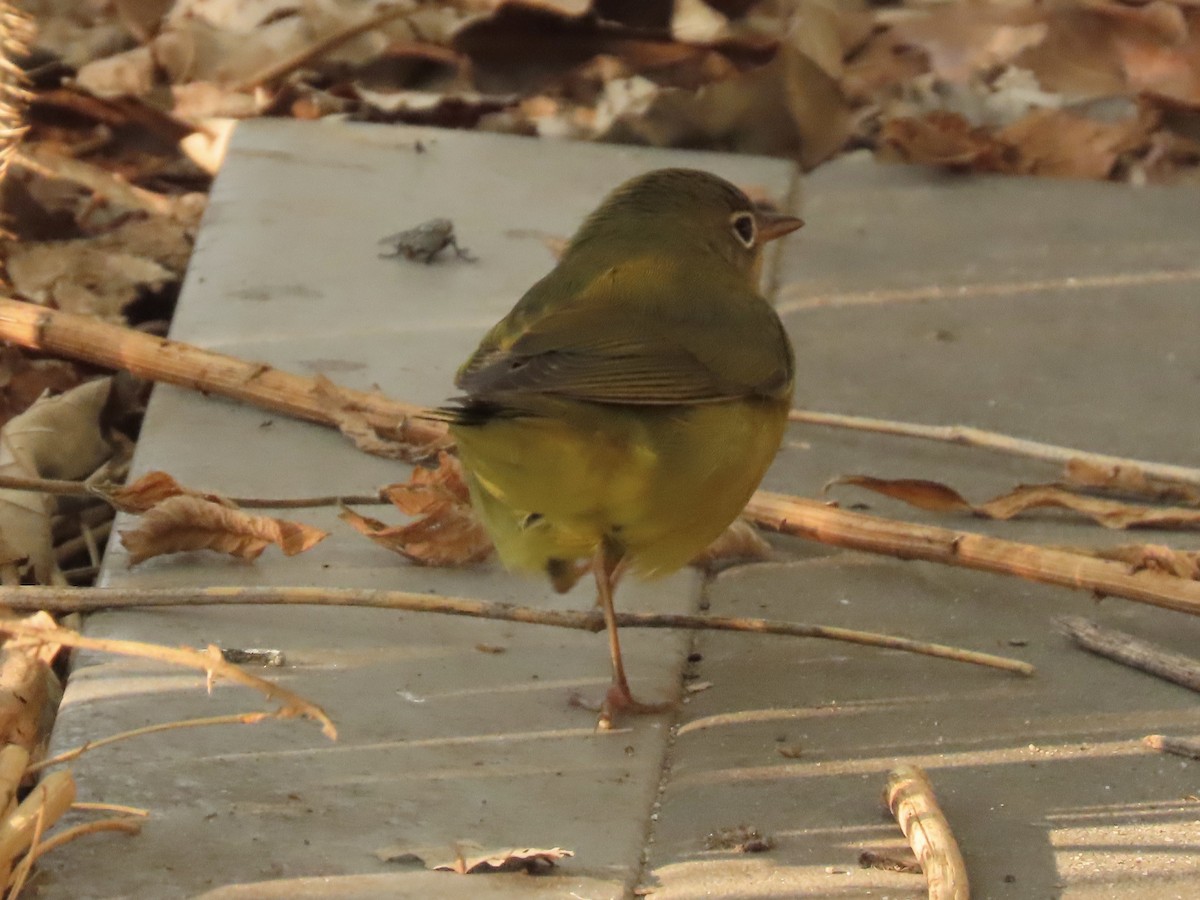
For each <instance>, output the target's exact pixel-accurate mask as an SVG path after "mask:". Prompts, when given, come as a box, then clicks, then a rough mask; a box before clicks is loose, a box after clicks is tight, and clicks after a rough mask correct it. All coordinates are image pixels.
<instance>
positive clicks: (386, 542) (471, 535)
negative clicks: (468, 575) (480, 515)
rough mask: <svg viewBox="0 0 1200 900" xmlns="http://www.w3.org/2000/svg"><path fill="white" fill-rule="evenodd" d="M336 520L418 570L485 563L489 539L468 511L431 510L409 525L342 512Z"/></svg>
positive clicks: (442, 506) (452, 508)
mask: <svg viewBox="0 0 1200 900" xmlns="http://www.w3.org/2000/svg"><path fill="white" fill-rule="evenodd" d="M339 518H340V519H341V520H342V521H343V522H347V523H348V524H350V525H351V526H352V527H353V528H354V529H355V530H356V531H358V533H359V534H363V535H366V536H367V537H368V538H370V539H371V540H372V541H374V542H375V543H377V544H379V546H381V547H385V548H386V549H388V550H391V551H392V552H394V553H399V554H400V555H401V556H403V557H405V558H406V559H409V560H411V561H412V562H414V563H417V564H419V565H422V566H465V565H470V564H471V563H475V562H480V561H482V560H485V559H487V558H488V557H489V556H490V555H491V553H492V550H493V547H492V541H491V538H489V537H488V534H487V531H486V530H485V529H484V527H483V525H482V523H480V521H479V520H478V519H477V518H475V514H474V513H473V512H471V511H470V509H464V508H463V507H461V506H459V505H456V504H453V503H449V502H446V503H443V504H440V505H438V506H435V507H432V508H431V509H430V511H429V512H428V513H426V514H425V516H424V517H422V518H421V519H418V520H417V521H416V522H413V523H411V524H409V525H388V524H387V523H386V522H382V521H380V520H379V519H372V518H369V517H368V516H363V515H360V514H359V513H356V512H355V511H354V510H352V509H344V510H342V512H341V514H340V515H339Z"/></svg>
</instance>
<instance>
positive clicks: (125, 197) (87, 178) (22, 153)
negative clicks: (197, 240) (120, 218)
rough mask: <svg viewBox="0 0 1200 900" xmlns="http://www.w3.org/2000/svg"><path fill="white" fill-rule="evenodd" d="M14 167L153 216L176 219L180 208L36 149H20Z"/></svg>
mask: <svg viewBox="0 0 1200 900" xmlns="http://www.w3.org/2000/svg"><path fill="white" fill-rule="evenodd" d="M13 165H15V166H17V167H19V168H22V169H26V170H27V171H30V172H33V173H34V174H36V175H40V176H41V177H42V178H46V179H49V180H58V179H61V180H63V181H68V182H70V183H71V184H77V185H79V186H80V187H82V188H86V189H87V190H89V191H91V192H92V193H93V194H95V195H96V196H98V197H102V198H104V199H106V200H110V201H112V202H113V203H116V204H117V205H119V206H125V207H128V208H129V209H136V210H140V211H142V212H145V213H149V214H150V215H152V216H165V217H167V218H174V217H175V214H176V211H177V208H178V207H177V204H176V201H175V199H174V198H172V197H168V196H166V195H164V194H156V193H154V191H148V190H146V189H145V188H140V187H137V186H136V185H132V184H130V183H129V182H127V181H125V180H124V179H123V178H121V177H119V176H117V175H114V174H113V173H112V172H109V171H108V170H107V169H103V168H101V167H100V166H94V165H92V164H90V163H87V162H84V161H83V160H80V159H74V158H72V157H70V156H62V155H60V154H57V153H48V152H44V151H41V150H39V149H38V148H36V147H33V148H30V149H28V150H18V151H17V153H16V155H15V156H14V157H13Z"/></svg>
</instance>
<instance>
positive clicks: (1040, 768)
mask: <svg viewBox="0 0 1200 900" xmlns="http://www.w3.org/2000/svg"><path fill="white" fill-rule="evenodd" d="M805 191H806V196H807V198H808V204H807V206H806V208H805V210H804V214H805V217H806V218H807V219H808V221H809V223H810V224H809V227H808V228H807V229H806V230H805V231H804V232H803V235H804V237H803V240H799V241H796V242H793V243H792V244H790V245H788V247H787V248H786V249H785V251H784V257H783V260H782V266H781V271H780V281H781V288H780V293H779V296H780V305H781V307H782V308H783V310H784V317H785V321H786V322H787V324H788V327H789V330H790V332H791V334H792V335H793V338H794V340H795V342H796V345H797V351H798V356H799V372H800V378H799V382H800V387H799V392H798V402H799V403H801V404H802V405H808V406H811V407H813V408H817V409H826V410H832V411H839V412H847V413H856V414H861V415H872V416H880V417H885V418H894V419H902V420H909V421H918V422H926V423H930V424H953V423H966V424H974V425H979V426H984V427H991V428H996V429H1000V430H1002V431H1005V432H1008V433H1012V434H1018V435H1021V436H1025V437H1030V438H1034V439H1040V440H1046V441H1056V442H1062V443H1066V444H1070V445H1075V446H1083V447H1086V448H1089V449H1093V450H1097V451H1101V452H1110V453H1121V454H1130V455H1134V456H1140V457H1143V458H1150V459H1162V460H1164V461H1173V462H1179V463H1183V464H1191V465H1196V464H1197V462H1198V461H1200V460H1198V458H1197V450H1196V441H1195V428H1194V423H1193V422H1192V421H1190V416H1189V415H1187V414H1181V411H1182V409H1183V408H1184V407H1186V406H1187V404H1188V402H1190V401H1189V400H1187V399H1186V398H1190V397H1194V396H1195V393H1196V388H1197V383H1198V382H1200V356H1198V355H1197V353H1196V350H1195V346H1196V339H1197V337H1200V327H1198V326H1197V325H1196V317H1195V292H1196V285H1195V278H1194V277H1192V276H1191V275H1188V274H1187V273H1188V271H1189V267H1191V266H1193V265H1194V260H1195V247H1196V246H1197V244H1198V242H1200V229H1198V226H1197V220H1196V218H1195V215H1194V210H1195V208H1196V206H1195V205H1196V202H1197V199H1200V198H1197V195H1196V194H1195V193H1194V192H1188V191H1174V190H1158V189H1155V190H1145V191H1138V190H1132V189H1129V188H1122V187H1117V186H1112V185H1096V184H1085V183H1067V182H1062V183H1060V182H1043V181H1030V180H1008V179H946V178H942V177H939V176H936V175H932V174H930V173H927V172H922V171H920V170H916V169H898V168H888V167H880V166H876V165H875V164H874V163H872V162H871V161H870V160H868V159H864V158H853V157H852V158H848V159H843V160H841V161H839V162H837V163H835V164H833V165H831V166H828V167H825V168H823V169H821V170H819V171H818V172H817V173H815V174H814V176H813V177H812V178H811V179H810V180H809V181H808V183H807V184H806V188H805ZM1163 272H1180V273H1184V274H1183V275H1182V276H1181V277H1178V278H1174V279H1172V278H1163V277H1161V273H1163ZM1115 276H1120V277H1119V278H1118V277H1115ZM1072 279H1074V282H1072ZM1035 280H1036V281H1037V282H1039V283H1038V284H1031V282H1032V281H1035ZM1081 281H1083V282H1087V283H1089V284H1090V285H1091V286H1089V287H1087V288H1086V289H1080V288H1078V287H1077V286H1076V285H1077V284H1078V283H1079V282H1081ZM960 287H961V288H962V290H961V291H960V290H958V288H960ZM847 472H857V473H865V474H871V475H877V476H881V477H916V478H937V479H941V480H944V481H948V482H949V483H951V484H953V485H955V486H957V487H959V488H960V489H962V490H963V491H964V492H966V493H967V494H969V495H970V496H972V497H975V498H977V499H982V498H984V497H987V496H989V495H990V493H991V492H994V491H1000V490H1006V489H1008V488H1010V487H1011V486H1012V485H1013V484H1014V483H1016V482H1019V481H1039V480H1048V479H1052V478H1053V477H1055V476H1056V475H1057V470H1056V468H1055V467H1053V466H1050V465H1048V464H1044V463H1038V462H1034V461H1027V460H1017V459H1011V458H1008V457H1002V456H995V455H991V454H988V453H986V452H984V451H980V450H971V449H966V448H961V447H955V446H948V445H939V444H932V443H926V442H921V441H913V440H906V439H901V438H887V437H882V436H878V435H866V434H861V433H854V432H839V431H833V430H828V429H818V428H798V427H794V428H793V430H792V432H791V434H790V435H789V437H788V440H787V443H786V444H785V447H784V449H783V451H782V452H781V454H780V456H779V459H778V460H777V462H776V465H775V466H774V467H773V468H772V470H771V472H770V473H769V474H768V478H767V483H768V485H769V486H770V487H772V488H774V489H777V490H788V491H793V492H797V493H801V494H809V495H812V494H815V493H816V492H818V491H819V490H820V488H821V485H822V484H824V482H825V481H826V480H828V479H829V478H831V477H832V476H834V475H836V474H839V473H847ZM836 496H838V497H839V498H840V499H842V500H843V501H845V502H855V501H863V502H866V503H868V504H869V505H870V506H871V507H872V508H874V509H875V510H877V511H879V512H880V513H883V514H895V515H900V516H903V517H908V518H916V519H924V520H928V521H937V522H940V523H941V524H947V522H946V519H945V517H940V518H939V517H935V516H932V515H923V514H921V513H918V512H914V511H913V510H910V509H907V508H904V507H901V506H899V505H898V504H893V503H890V502H889V501H886V500H882V499H881V498H878V497H875V496H873V495H866V494H862V493H857V494H856V493H854V492H852V491H850V490H849V489H841V490H840V491H839V492H838V493H837V494H836ZM951 524H956V525H958V526H959V527H965V528H970V529H975V530H981V529H982V530H989V531H992V532H993V533H997V534H1004V535H1007V536H1012V537H1015V538H1016V539H1018V540H1022V539H1024V540H1039V541H1044V542H1048V543H1054V544H1100V543H1126V542H1130V541H1133V540H1149V541H1157V542H1162V543H1175V544H1179V545H1181V546H1189V545H1190V546H1195V541H1194V540H1193V539H1189V538H1188V536H1186V535H1179V534H1175V535H1166V534H1160V533H1154V532H1149V533H1148V532H1138V533H1135V534H1132V535H1131V534H1128V533H1119V532H1105V531H1103V530H1102V529H1099V528H1096V527H1093V526H1081V525H1076V524H1071V523H1069V522H1067V521H1064V520H1063V518H1062V517H1060V516H1056V515H1054V514H1047V515H1046V516H1043V517H1039V518H1037V519H1035V520H1033V521H1029V522H1011V523H983V522H980V521H977V520H971V519H965V520H961V521H959V522H957V523H951ZM786 550H787V552H788V554H789V558H788V559H787V560H786V561H783V562H780V563H777V564H766V565H759V566H755V567H751V568H744V569H736V570H733V571H730V572H727V573H726V574H724V575H722V576H720V577H719V578H718V579H717V580H716V581H715V582H714V583H712V584H711V585H710V588H709V590H708V592H707V594H706V600H707V602H708V604H709V605H710V607H711V609H712V611H713V612H714V613H720V614H725V615H766V616H771V617H774V618H781V619H791V620H805V621H813V622H820V623H828V624H834V625H842V626H846V627H852V628H867V629H877V630H882V631H885V632H891V633H901V634H908V635H913V636H921V637H923V638H927V639H931V640H937V641H944V642H946V643H951V644H957V645H960V646H969V647H975V648H978V649H983V650H989V651H992V652H998V653H1002V654H1006V655H1011V656H1017V657H1020V658H1022V659H1026V660H1028V661H1030V662H1032V663H1034V664H1035V665H1037V666H1038V668H1039V674H1038V676H1037V677H1036V678H1033V679H1019V678H1013V677H1008V676H1005V675H1001V674H998V673H995V672H990V671H986V670H982V669H972V668H967V667H963V666H956V665H951V664H948V663H942V662H935V661H931V660H926V659H920V658H917V657H911V656H904V655H901V654H896V653H887V652H873V651H870V650H867V649H864V648H849V647H846V646H844V645H837V644H828V643H823V644H822V643H816V642H812V643H796V642H792V641H784V640H780V639H775V638H769V637H753V638H750V637H747V636H743V635H704V636H701V637H699V638H697V640H696V643H695V645H694V650H695V652H696V653H699V654H700V655H701V656H702V661H700V662H698V663H697V664H696V665H695V667H694V668H693V670H692V672H691V675H692V677H694V678H695V679H696V680H698V681H700V682H711V684H712V687H711V688H710V689H708V690H706V691H703V692H701V693H698V694H695V695H694V696H692V697H691V698H690V700H689V702H688V703H687V705H686V706H684V707H683V710H684V711H683V715H682V717H681V720H680V722H679V724H678V727H677V732H676V738H675V741H674V743H673V745H672V747H671V750H670V754H669V758H668V775H667V778H666V780H665V788H664V791H663V795H662V806H661V815H660V816H659V818H658V820H657V825H656V828H655V829H654V832H653V843H652V845H651V854H650V862H649V866H648V873H647V879H646V883H647V884H648V885H652V886H655V887H656V888H657V890H656V892H655V894H654V896H656V897H665V898H676V897H688V898H690V897H701V896H704V897H730V898H732V897H738V898H742V897H794V896H804V897H917V896H924V893H923V889H922V887H921V886H920V882H919V881H918V880H915V879H914V878H913V876H906V875H899V874H893V873H887V872H882V871H878V870H874V869H869V870H868V869H860V868H859V867H858V865H857V857H858V855H859V853H860V852H861V851H862V850H866V849H870V850H881V851H886V850H889V849H895V848H896V847H897V846H898V844H899V842H898V840H897V834H896V830H895V828H894V827H893V826H892V824H891V823H890V822H888V821H887V820H886V818H885V817H883V816H881V813H880V808H881V807H880V801H879V795H880V790H881V786H882V784H883V781H884V778H885V775H886V772H887V771H888V769H889V768H890V767H891V766H893V765H894V764H896V763H898V762H901V761H915V762H918V763H919V764H921V765H923V766H925V767H926V768H927V769H928V771H929V772H930V773H931V777H932V779H933V781H934V783H935V785H936V787H937V791H938V794H939V796H940V798H941V800H942V802H943V805H944V807H945V809H946V811H947V814H948V816H949V818H950V820H951V822H952V823H953V825H954V827H955V830H956V832H957V834H958V835H959V838H960V840H961V842H962V845H963V848H964V853H965V856H966V861H967V864H968V867H969V869H970V871H971V874H972V886H973V889H974V893H973V896H975V897H981V898H1049V897H1069V898H1108V897H1129V898H1133V897H1136V898H1184V897H1194V896H1197V895H1200V852H1198V851H1200V805H1198V804H1197V800H1196V794H1197V787H1198V786H1200V769H1198V768H1197V764H1196V763H1195V762H1190V761H1186V760H1180V759H1177V758H1172V757H1163V756H1160V755H1156V754H1154V753H1152V752H1150V751H1148V750H1146V749H1145V748H1144V747H1143V746H1142V745H1141V743H1140V740H1141V738H1142V737H1143V736H1144V735H1146V734H1150V733H1155V732H1168V733H1182V734H1194V733H1196V732H1197V730H1198V729H1200V709H1198V707H1197V705H1196V703H1195V695H1194V694H1192V693H1191V692H1189V691H1187V690H1185V689H1183V688H1179V687H1176V686H1174V685H1169V684H1165V683H1162V682H1159V681H1156V680H1154V679H1152V678H1150V677H1148V676H1145V675H1142V674H1140V673H1135V672H1131V671H1128V670H1125V669H1123V668H1121V667H1119V666H1117V665H1115V664H1113V663H1110V662H1108V661H1105V660H1102V659H1099V658H1096V657H1092V656H1089V655H1087V654H1085V653H1082V652H1080V651H1077V650H1074V649H1073V648H1071V647H1070V646H1069V645H1068V643H1067V641H1066V640H1065V639H1064V638H1061V637H1059V636H1058V635H1056V634H1055V633H1054V632H1053V631H1052V628H1051V623H1050V620H1051V618H1052V617H1053V616H1055V615H1062V614H1080V615H1088V616H1092V617H1094V618H1097V619H1099V620H1100V621H1102V622H1105V623H1108V624H1111V625H1115V626H1116V627H1120V628H1123V629H1126V630H1129V631H1133V632H1135V633H1138V634H1141V635H1143V636H1145V637H1147V638H1148V639H1151V640H1157V641H1159V642H1161V643H1163V644H1165V645H1166V646H1169V647H1172V648H1175V649H1176V650H1178V651H1180V652H1185V653H1190V654H1192V655H1194V654H1195V646H1196V636H1197V627H1196V623H1195V622H1194V621H1193V620H1190V619H1187V618H1185V617H1183V616H1181V615H1178V614H1174V613H1169V612H1165V611H1161V610H1155V609H1151V608H1147V607H1138V606H1135V605H1133V604H1129V603H1126V602H1125V601H1120V600H1107V601H1105V602H1103V603H1102V604H1099V605H1098V604H1097V603H1096V602H1095V601H1094V600H1093V599H1092V598H1091V597H1089V596H1086V595H1083V594H1080V593H1072V592H1069V591H1065V590H1060V589H1055V588H1049V587H1043V586H1038V585H1032V584H1027V583H1024V582H1020V581H1015V580H1012V579H1003V578H999V577H996V576H989V575H985V574H981V573H972V572H966V571H959V570H953V569H948V568H945V567H940V566H935V565H932V564H927V563H904V562H900V561H897V560H892V559H885V558H876V557H870V556H866V555H863V554H857V553H844V552H837V551H830V550H828V549H825V548H804V549H797V548H796V547H795V546H794V545H788V546H787V547H786ZM742 825H745V826H754V827H758V828H759V829H761V830H762V831H763V832H764V833H766V834H770V835H772V836H773V837H774V838H775V842H776V847H775V849H774V850H773V851H771V852H770V853H764V854H761V855H742V854H737V853H732V852H727V851H726V852H722V851H713V850H706V849H705V844H706V839H707V836H708V835H709V834H710V833H712V832H715V831H717V830H718V829H722V828H730V827H736V826H742Z"/></svg>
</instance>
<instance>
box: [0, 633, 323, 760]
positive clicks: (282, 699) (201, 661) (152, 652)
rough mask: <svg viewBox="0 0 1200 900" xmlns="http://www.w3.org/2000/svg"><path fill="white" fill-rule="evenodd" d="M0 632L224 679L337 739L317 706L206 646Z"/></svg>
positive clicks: (280, 715)
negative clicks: (188, 669) (148, 661)
mask: <svg viewBox="0 0 1200 900" xmlns="http://www.w3.org/2000/svg"><path fill="white" fill-rule="evenodd" d="M0 633H5V634H10V635H12V636H13V637H14V638H16V639H18V640H19V641H21V642H33V643H36V644H42V643H49V642H54V643H58V644H62V645H63V646H65V647H80V648H83V649H86V650H97V651H100V652H102V653H116V654H118V655H121V656H136V657H140V658H142V659H154V660H158V661H159V662H165V663H170V664H172V665H177V666H184V667H186V668H191V669H199V670H200V671H202V672H204V673H205V675H206V676H207V678H208V682H209V684H210V686H211V684H212V682H213V680H215V679H217V678H225V679H228V680H229V681H233V682H236V683H237V684H241V685H243V686H245V687H249V688H253V689H254V690H256V691H259V692H261V693H263V694H264V695H266V697H267V699H269V700H273V701H275V702H276V703H278V704H279V709H277V710H275V712H274V713H271V715H273V716H275V717H277V718H281V719H282V718H290V717H292V716H301V717H303V718H306V719H311V720H312V721H314V722H316V723H318V724H319V725H320V726H321V731H322V733H323V734H325V736H326V737H328V738H330V739H331V740H336V739H337V729H336V728H335V727H334V725H333V722H331V721H330V719H329V716H327V715H326V714H325V711H324V710H323V709H321V707H319V706H317V705H316V704H315V703H312V702H310V701H308V700H305V699H304V698H303V697H301V696H300V695H299V694H295V693H293V692H291V691H289V690H287V689H286V688H283V687H280V686H279V685H277V684H272V683H271V682H269V681H266V680H264V679H262V678H257V677H256V676H254V675H251V674H250V673H249V672H246V671H244V670H242V669H240V668H238V667H237V666H235V665H232V664H230V663H227V662H226V661H225V660H224V659H222V658H221V651H220V650H219V649H218V648H217V647H215V646H212V645H210V646H209V647H208V649H207V650H205V651H203V652H201V651H199V650H192V649H191V648H188V647H163V646H160V645H158V644H147V643H143V642H141V641H121V640H116V639H111V638H93V637H87V636H86V635H82V634H78V633H77V632H74V631H70V630H69V629H66V628H54V627H45V626H38V625H31V624H29V623H27V622H23V621H20V620H18V619H0Z"/></svg>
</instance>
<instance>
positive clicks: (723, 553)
mask: <svg viewBox="0 0 1200 900" xmlns="http://www.w3.org/2000/svg"><path fill="white" fill-rule="evenodd" d="M774 555H775V551H774V550H773V549H772V548H771V545H770V544H769V543H768V542H767V540H766V539H765V538H764V537H763V536H762V535H761V534H759V531H758V528H756V527H755V525H754V523H753V522H751V521H749V520H748V519H741V518H739V519H735V520H734V521H733V524H732V525H730V526H729V527H728V528H726V529H725V531H724V532H722V533H721V536H720V537H719V538H717V539H716V540H715V541H713V542H712V543H711V544H709V545H708V547H706V548H705V549H704V551H703V552H702V553H701V554H700V555H699V556H697V557H696V558H695V559H693V560H692V561H691V563H690V565H693V566H695V567H696V568H697V569H705V570H710V569H717V568H720V567H722V566H727V565H732V564H734V563H742V562H759V561H762V560H767V559H771V558H772V557H773V556H774Z"/></svg>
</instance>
